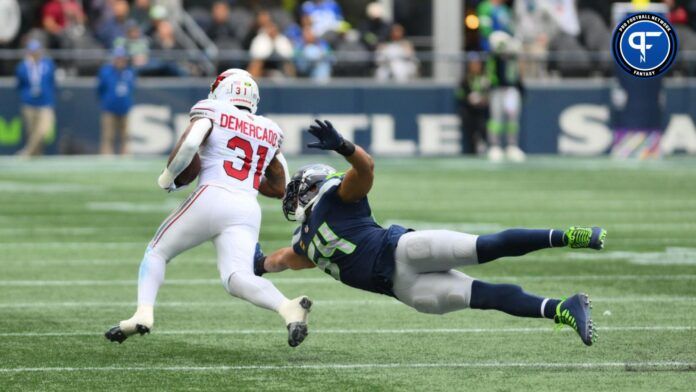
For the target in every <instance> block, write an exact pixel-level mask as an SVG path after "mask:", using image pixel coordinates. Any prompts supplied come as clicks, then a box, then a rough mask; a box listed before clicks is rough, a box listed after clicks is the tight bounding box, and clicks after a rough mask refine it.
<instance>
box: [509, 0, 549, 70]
mask: <svg viewBox="0 0 696 392" xmlns="http://www.w3.org/2000/svg"><path fill="white" fill-rule="evenodd" d="M514 7H515V34H516V38H517V39H518V40H519V41H520V42H521V44H522V51H523V53H525V54H527V56H528V58H527V59H524V61H523V62H522V64H521V67H522V68H523V71H524V75H525V77H543V76H545V75H546V58H547V56H548V47H549V37H550V35H551V34H553V31H552V28H551V27H550V26H551V21H550V15H549V14H548V12H547V9H546V7H544V6H543V4H542V3H541V1H538V0H517V1H515V3H514Z"/></svg>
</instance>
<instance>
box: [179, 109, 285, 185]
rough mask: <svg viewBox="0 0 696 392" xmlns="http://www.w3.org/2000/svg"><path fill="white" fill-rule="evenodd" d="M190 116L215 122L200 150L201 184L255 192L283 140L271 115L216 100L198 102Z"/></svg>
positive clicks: (281, 133)
mask: <svg viewBox="0 0 696 392" xmlns="http://www.w3.org/2000/svg"><path fill="white" fill-rule="evenodd" d="M190 116H191V119H194V118H208V119H210V120H211V121H212V122H213V130H212V131H211V132H210V135H209V136H208V139H206V141H205V142H204V143H203V144H202V145H201V148H200V150H199V152H198V153H199V155H200V157H201V172H200V176H199V184H200V185H220V186H224V187H225V188H228V189H231V190H241V191H245V192H249V193H251V194H253V195H256V194H257V193H258V189H259V184H260V183H261V178H262V177H263V174H264V172H265V171H266V167H267V166H268V164H269V163H270V162H271V160H273V157H274V156H275V154H276V152H277V151H278V149H279V148H280V145H281V144H282V142H283V132H282V131H281V130H280V127H279V126H278V125H277V124H276V123H275V122H273V121H271V120H270V119H268V118H265V117H263V116H257V115H254V114H251V113H249V112H247V111H244V110H240V109H238V108H237V107H235V106H234V105H232V104H231V103H229V102H225V101H219V100H213V99H204V100H202V101H198V102H197V103H196V104H195V105H193V107H192V108H191V113H190Z"/></svg>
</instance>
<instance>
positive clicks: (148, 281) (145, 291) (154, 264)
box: [138, 249, 167, 306]
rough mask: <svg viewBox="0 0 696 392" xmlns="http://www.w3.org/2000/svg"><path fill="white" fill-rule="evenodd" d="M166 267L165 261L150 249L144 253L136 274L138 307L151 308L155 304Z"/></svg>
mask: <svg viewBox="0 0 696 392" xmlns="http://www.w3.org/2000/svg"><path fill="white" fill-rule="evenodd" d="M166 267H167V261H166V260H165V259H164V258H163V257H161V256H159V255H158V254H156V253H155V252H152V251H151V250H150V249H148V250H147V251H145V256H144V257H143V261H142V262H140V272H139V274H138V305H149V306H152V305H154V304H155V299H156V298H157V292H158V291H159V288H160V286H161V285H162V283H163V282H164V271H165V269H166Z"/></svg>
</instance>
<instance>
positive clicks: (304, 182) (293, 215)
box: [283, 163, 336, 221]
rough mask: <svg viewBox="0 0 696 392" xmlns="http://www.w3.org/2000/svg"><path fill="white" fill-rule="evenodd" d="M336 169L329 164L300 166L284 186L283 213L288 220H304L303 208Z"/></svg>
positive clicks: (311, 200)
mask: <svg viewBox="0 0 696 392" xmlns="http://www.w3.org/2000/svg"><path fill="white" fill-rule="evenodd" d="M334 173H336V169H334V168H333V167H331V166H329V165H324V164H321V163H315V164H311V165H306V166H303V167H301V168H300V169H299V170H298V171H297V172H295V174H294V175H293V176H292V178H291V179H290V182H289V183H288V185H287V186H286V187H285V196H284V197H283V214H285V219H287V220H289V221H294V220H298V218H299V220H300V221H303V220H304V209H305V208H307V207H308V206H309V205H310V204H311V203H312V202H313V199H314V198H315V197H316V196H317V194H318V193H319V189H320V188H321V185H322V184H323V183H324V181H326V178H327V177H328V176H330V175H331V174H334Z"/></svg>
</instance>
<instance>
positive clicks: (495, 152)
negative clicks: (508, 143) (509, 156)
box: [488, 146, 505, 162]
mask: <svg viewBox="0 0 696 392" xmlns="http://www.w3.org/2000/svg"><path fill="white" fill-rule="evenodd" d="M504 158H505V154H504V153H503V149H502V148H500V146H490V147H489V148H488V160H489V161H491V162H502V161H503V159H504Z"/></svg>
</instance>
